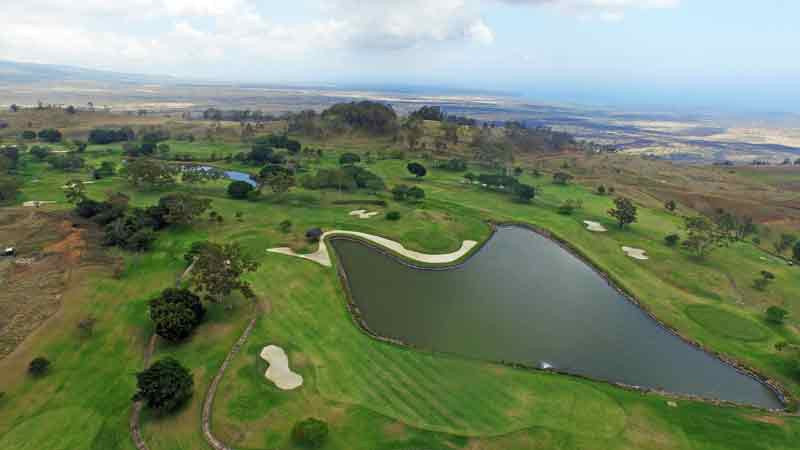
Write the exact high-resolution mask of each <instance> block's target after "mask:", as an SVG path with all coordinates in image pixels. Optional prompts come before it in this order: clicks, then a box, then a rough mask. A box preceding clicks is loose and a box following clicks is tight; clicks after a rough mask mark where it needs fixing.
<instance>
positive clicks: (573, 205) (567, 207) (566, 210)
mask: <svg viewBox="0 0 800 450" xmlns="http://www.w3.org/2000/svg"><path fill="white" fill-rule="evenodd" d="M582 207H583V202H581V201H580V200H573V199H569V200H567V201H565V202H564V203H562V204H561V205H560V206H559V207H558V213H559V214H564V215H566V216H569V215H571V214H572V213H573V212H575V210H576V209H581V208H582Z"/></svg>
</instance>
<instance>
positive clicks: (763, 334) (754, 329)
mask: <svg viewBox="0 0 800 450" xmlns="http://www.w3.org/2000/svg"><path fill="white" fill-rule="evenodd" d="M686 313H687V314H688V315H689V317H690V318H691V319H692V320H694V321H695V322H697V323H698V324H700V325H702V326H703V327H704V328H706V329H708V330H710V331H711V332H712V333H716V334H719V335H720V336H724V337H728V338H732V339H738V340H740V341H748V342H753V341H763V340H764V339H766V338H767V337H768V336H769V331H768V330H767V329H766V328H765V327H764V326H762V325H759V324H758V323H756V322H755V321H753V320H750V319H745V318H744V317H742V316H739V315H737V314H734V313H731V312H728V311H726V310H724V309H721V308H717V307H715V306H711V305H689V306H687V307H686Z"/></svg>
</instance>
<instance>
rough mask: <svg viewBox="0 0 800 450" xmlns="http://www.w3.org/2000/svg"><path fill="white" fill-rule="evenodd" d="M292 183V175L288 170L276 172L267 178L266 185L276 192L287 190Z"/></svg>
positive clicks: (293, 182)
mask: <svg viewBox="0 0 800 450" xmlns="http://www.w3.org/2000/svg"><path fill="white" fill-rule="evenodd" d="M294 184H295V179H294V175H292V174H291V173H289V172H278V173H276V174H274V175H272V176H271V177H269V178H268V179H267V185H268V186H269V187H270V189H272V192H274V193H276V194H282V193H284V192H288V191H289V189H291V188H292V187H293V186H294Z"/></svg>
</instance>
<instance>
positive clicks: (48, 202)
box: [22, 200, 55, 208]
mask: <svg viewBox="0 0 800 450" xmlns="http://www.w3.org/2000/svg"><path fill="white" fill-rule="evenodd" d="M53 203H55V202H54V201H51V200H31V201H29V202H25V203H23V204H22V206H35V207H36V208H38V207H40V206H42V205H51V204H53Z"/></svg>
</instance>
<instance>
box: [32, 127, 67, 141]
mask: <svg viewBox="0 0 800 450" xmlns="http://www.w3.org/2000/svg"><path fill="white" fill-rule="evenodd" d="M38 136H39V140H41V141H44V142H60V141H61V137H62V135H61V132H60V131H58V130H56V129H55V128H45V129H43V130H40V131H39V134H38Z"/></svg>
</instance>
